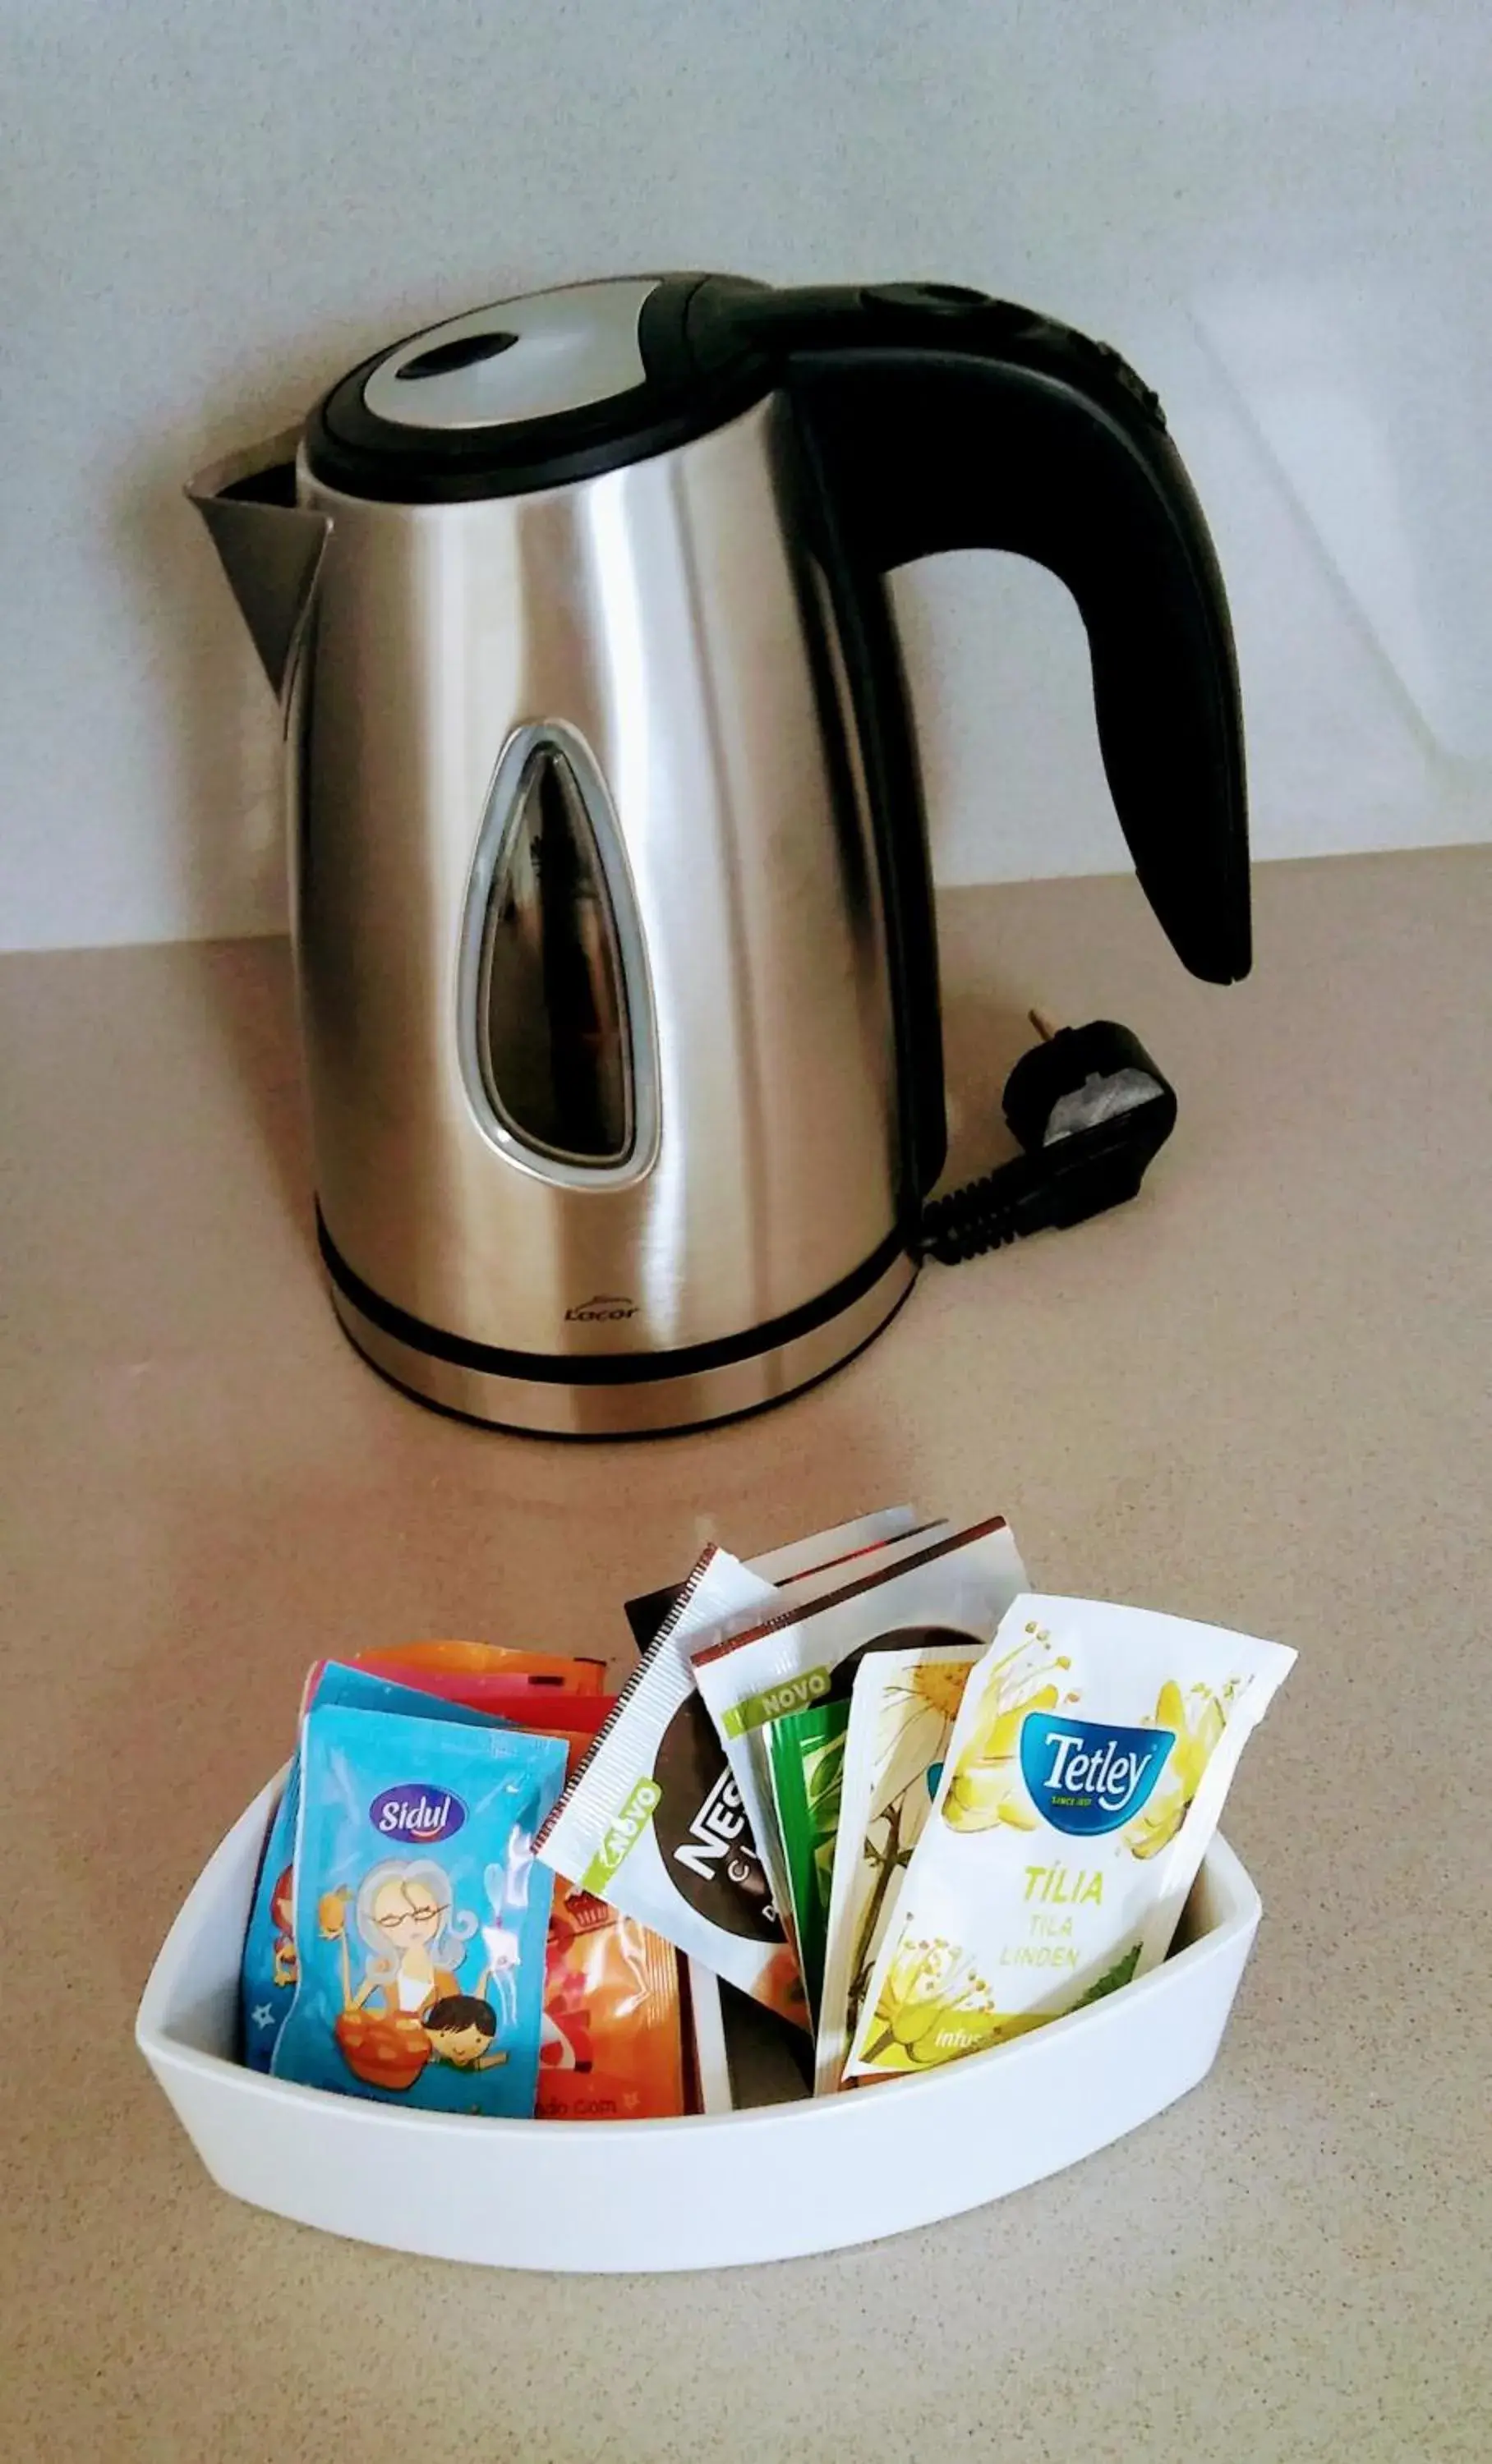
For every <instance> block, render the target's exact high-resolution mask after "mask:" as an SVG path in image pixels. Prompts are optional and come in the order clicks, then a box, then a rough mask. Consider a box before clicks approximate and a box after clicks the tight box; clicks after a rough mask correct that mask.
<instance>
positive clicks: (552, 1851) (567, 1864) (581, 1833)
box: [538, 1507, 921, 2026]
mask: <svg viewBox="0 0 1492 2464" xmlns="http://www.w3.org/2000/svg"><path fill="white" fill-rule="evenodd" d="M920 1521H921V1518H920V1516H919V1515H918V1514H917V1512H916V1510H915V1509H914V1508H913V1507H888V1508H886V1509H884V1510H883V1511H882V1512H880V1513H879V1514H871V1515H865V1516H862V1517H860V1518H859V1519H858V1520H857V1521H856V1522H854V1523H849V1524H841V1525H839V1526H837V1527H836V1528H835V1529H834V1530H831V1531H824V1532H819V1533H817V1534H816V1535H815V1536H814V1537H813V1539H810V1540H804V1541H798V1542H794V1543H793V1544H791V1546H789V1547H788V1548H785V1549H780V1550H776V1551H772V1552H770V1553H769V1554H768V1556H765V1557H759V1558H757V1559H755V1560H754V1561H753V1562H752V1563H751V1564H749V1565H743V1564H742V1563H741V1562H740V1561H739V1559H737V1558H734V1557H731V1556H729V1555H727V1554H726V1552H725V1551H724V1550H716V1549H707V1550H705V1551H704V1552H703V1554H702V1555H701V1558H700V1559H699V1561H698V1563H697V1564H696V1566H695V1568H694V1570H693V1572H692V1573H691V1574H690V1576H689V1578H688V1580H687V1582H686V1583H685V1584H684V1585H682V1586H681V1587H680V1588H679V1589H677V1590H675V1591H673V1592H672V1593H669V1594H666V1595H654V1601H655V1602H656V1605H657V1614H658V1615H660V1616H661V1617H662V1620H663V1621H662V1623H661V1625H660V1626H659V1628H658V1630H657V1633H656V1635H655V1637H654V1639H653V1640H652V1642H651V1643H650V1644H649V1645H648V1647H647V1649H646V1651H645V1652H644V1654H643V1657H642V1660H641V1661H639V1663H638V1665H637V1667H636V1668H635V1670H634V1672H633V1674H632V1676H631V1678H630V1679H629V1680H628V1683H627V1684H626V1685H625V1686H624V1688H623V1690H622V1694H621V1699H620V1701H619V1702H618V1704H617V1707H616V1712H615V1716H614V1717H613V1719H612V1722H611V1723H610V1725H609V1726H608V1727H607V1728H606V1730H605V1731H604V1733H603V1734H602V1735H601V1737H599V1738H598V1739H597V1742H596V1746H595V1749H594V1751H593V1752H592V1753H591V1754H590V1757H589V1758H588V1760H587V1761H586V1763H585V1764H584V1765H583V1766H582V1768H581V1770H580V1771H579V1772H578V1774H577V1775H576V1777H575V1779H574V1780H573V1781H572V1782H571V1784H570V1786H569V1787H568V1789H567V1791H566V1793H565V1797H564V1799H563V1801H562V1803H561V1804H560V1806H559V1807H558V1808H557V1810H556V1812H555V1814H554V1815H553V1816H552V1817H551V1819H550V1821H549V1822H548V1824H547V1825H546V1828H545V1830H544V1831H543V1832H542V1833H541V1835H540V1838H539V1843H538V1847H539V1855H540V1857H541V1858H542V1859H544V1861H545V1862H546V1864H548V1865H552V1866H553V1868H554V1870H555V1872H556V1873H558V1874H561V1875H563V1876H564V1877H565V1878H566V1879H567V1880H568V1881H571V1882H578V1883H579V1884H581V1886H582V1887H583V1888H584V1889H586V1890H588V1891H590V1892H592V1893H594V1895H595V1896H596V1897H597V1898H599V1899H603V1900H606V1901H607V1902H609V1903H610V1904H611V1905H612V1907H615V1908H619V1909H621V1910H622V1911H623V1912H624V1913H625V1914H627V1915H629V1916H634V1917H636V1918H638V1919H639V1920H640V1921H641V1923H642V1924H644V1925H649V1926H651V1927H652V1928H653V1929H654V1930H655V1931H656V1932H658V1933H660V1934H662V1935H663V1937H664V1939H665V1940H666V1941H668V1942H671V1943H673V1944H675V1945H676V1946H677V1947H679V1949H681V1950H682V1951H684V1952H685V1953H687V1954H689V1955H690V1956H692V1957H694V1958H698V1959H700V1960H702V1961H703V1962H704V1964H705V1965H706V1966H707V1967H709V1968H710V1969H713V1971H714V1972H715V1973H716V1974H717V1975H719V1976H723V1977H724V1978H725V1979H726V1980H727V1981H728V1982H729V1983H731V1984H733V1985H737V1986H739V1987H740V1989H741V1991H743V1992H745V1993H748V1994H751V1995H752V1996H754V1998H755V1999H757V2000H758V2001H761V2002H764V2003H766V2005H767V2006H768V2009H770V2010H774V2011H777V2012H779V2013H781V2014H782V2015H783V2016H784V2017H788V2018H791V2019H793V2020H795V2021H796V2022H797V2024H798V2025H799V2026H805V2025H806V2024H807V2017H808V2014H807V2009H806V2006H805V2003H804V1999H803V1989H802V1985H801V1981H800V1979H799V1974H798V1964H797V1960H796V1958H795V1956H794V1953H793V1950H792V1947H791V1944H790V1943H789V1942H788V1940H787V1938H786V1935H785V1933H784V1930H783V1924H782V1919H781V1916H780V1914H779V1912H778V1903H777V1902H776V1901H775V1900H774V1898H773V1896H772V1892H771V1889H770V1887H769V1885H768V1880H767V1877H766V1875H765V1873H764V1871H763V1868H762V1863H761V1859H760V1858H759V1856H758V1853H757V1846H756V1841H755V1839H754V1837H752V1834H751V1830H750V1827H749V1825H748V1823H747V1821H746V1816H745V1815H744V1813H743V1811H742V1807H741V1799H740V1796H739V1793H738V1791H737V1786H736V1782H735V1779H734V1777H733V1775H732V1773H731V1771H730V1769H729V1767H728V1766H727V1764H726V1761H725V1756H724V1751H723V1749H722V1747H721V1743H720V1739H719V1737H718V1735H717V1734H716V1731H715V1728H714V1727H713V1725H712V1723H711V1721H710V1717H709V1714H708V1712H707V1711H706V1710H705V1708H704V1706H703V1705H702V1704H701V1701H700V1699H699V1697H698V1695H697V1693H696V1691H695V1684H694V1676H693V1672H692V1668H691V1665H690V1660H689V1644H690V1642H691V1640H695V1639H702V1638H703V1637H705V1636H708V1635H712V1634H714V1633H716V1632H717V1631H718V1630H719V1627H720V1623H721V1620H722V1619H723V1618H728V1617H731V1616H733V1615H734V1616H736V1617H743V1616H744V1617H760V1616H761V1615H762V1614H763V1613H764V1611H769V1610H772V1609H775V1608H776V1607H778V1606H780V1604H781V1601H782V1597H783V1594H782V1592H781V1591H780V1590H779V1588H778V1586H780V1585H784V1584H790V1583H799V1582H809V1583H812V1582H813V1581H821V1582H824V1583H833V1582H834V1581H835V1580H836V1579H838V1575H837V1573H836V1571H835V1570H837V1569H838V1568H840V1567H842V1566H843V1565H845V1563H846V1562H847V1561H849V1560H851V1559H853V1558H856V1557H857V1556H859V1555H861V1554H862V1553H863V1552H865V1551H875V1550H878V1549H880V1548H882V1547H884V1546H885V1545H887V1544H889V1543H891V1542H893V1541H894V1540H896V1539H897V1538H898V1537H899V1536H900V1535H902V1534H904V1533H906V1532H907V1531H909V1530H911V1529H916V1528H917V1526H918V1525H919V1523H920Z"/></svg>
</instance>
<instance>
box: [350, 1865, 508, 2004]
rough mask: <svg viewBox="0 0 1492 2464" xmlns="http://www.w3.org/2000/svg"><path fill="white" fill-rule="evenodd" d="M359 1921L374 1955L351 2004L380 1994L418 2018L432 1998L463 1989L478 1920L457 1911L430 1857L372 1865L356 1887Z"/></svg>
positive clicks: (384, 2000) (442, 1872)
mask: <svg viewBox="0 0 1492 2464" xmlns="http://www.w3.org/2000/svg"><path fill="white" fill-rule="evenodd" d="M356 1919H357V1929H358V1932H359V1933H360V1934H361V1936H362V1938H363V1941H364V1942H365V1944H366V1945H367V1948H368V1950H369V1952H370V1953H371V1956H370V1958H369V1959H368V1962H367V1969H366V1971H365V1973H364V1977H363V1982H362V1984H361V1985H360V1986H359V1988H358V1990H357V1992H356V1993H355V1994H353V1995H350V1996H349V1997H348V2002H349V2007H350V2008H351V2009H352V2010H354V2011H360V2010H361V2009H362V2008H363V2006H364V2004H365V2003H366V2002H367V2001H368V2000H369V1999H370V1998H371V1997H372V1995H373V1994H375V1993H376V1994H378V1995H380V1997H381V2000H382V2007H383V2009H384V2010H385V2011H388V2012H394V2011H401V2012H407V2013H412V2015H413V2016H414V2017H415V2018H418V2017H419V2015H420V2014H421V2013H422V2012H423V2011H424V2010H425V2009H426V2007H427V2005H428V2004H429V2003H431V2002H434V2001H438V2000H439V1999H440V1998H441V1996H442V1995H444V1994H447V1993H455V1992H457V1991H458V1990H459V1989H458V1987H457V1978H456V1971H457V1969H458V1968H459V1967H460V1965H461V1962H462V1960H463V1959H464V1958H465V1956H466V1946H467V1944H468V1942H469V1941H470V1940H471V1937H472V1935H473V1934H474V1933H475V1932H476V1930H477V1920H476V1918H475V1917H474V1916H470V1915H462V1916H453V1914H452V1908H451V1883H450V1880H449V1877H448V1876H447V1874H446V1872H445V1869H444V1867H443V1866H441V1865H437V1864H436V1863H435V1861H434V1859H433V1858H430V1857H415V1858H411V1859H404V1858H399V1857H390V1858H386V1859H385V1860H384V1861H383V1863H382V1864H378V1865H374V1866H373V1867H372V1868H371V1869H370V1871H369V1872H367V1874H365V1875H364V1877H363V1880H362V1881H361V1883H360V1884H359V1886H358V1894H357V1903H356ZM344 1941H345V1934H344Z"/></svg>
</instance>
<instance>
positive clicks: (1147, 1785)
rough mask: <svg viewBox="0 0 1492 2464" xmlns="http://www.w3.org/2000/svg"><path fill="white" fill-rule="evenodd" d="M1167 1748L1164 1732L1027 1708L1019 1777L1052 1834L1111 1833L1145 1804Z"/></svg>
mask: <svg viewBox="0 0 1492 2464" xmlns="http://www.w3.org/2000/svg"><path fill="white" fill-rule="evenodd" d="M1174 1743H1175V1738H1174V1736H1173V1735H1172V1733H1171V1731H1170V1729H1169V1728H1110V1727H1106V1726H1104V1725H1103V1724H1102V1722H1100V1721H1096V1720H1062V1719H1058V1718H1057V1717H1055V1716H1054V1715H1053V1714H1052V1713H1051V1712H1050V1711H1032V1712H1030V1713H1029V1714H1028V1715H1027V1718H1026V1720H1025V1722H1024V1724H1023V1726H1022V1728H1021V1732H1020V1775H1021V1777H1022V1779H1023V1780H1024V1781H1025V1783H1026V1786H1027V1788H1028V1789H1029V1790H1030V1792H1031V1796H1032V1801H1033V1803H1034V1804H1035V1808H1036V1811H1037V1812H1038V1813H1039V1814H1041V1815H1045V1817H1046V1819H1047V1821H1048V1822H1050V1823H1051V1824H1052V1826H1053V1829H1054V1830H1057V1831H1072V1832H1077V1833H1079V1834H1083V1833H1087V1834H1090V1835H1091V1834H1092V1833H1094V1832H1096V1831H1117V1830H1118V1829H1119V1826H1120V1824H1121V1823H1122V1822H1128V1821H1129V1820H1130V1819H1131V1817H1132V1816H1133V1815H1136V1814H1138V1813H1139V1811H1140V1809H1141V1807H1142V1806H1143V1805H1144V1804H1145V1802H1146V1799H1147V1797H1148V1795H1149V1794H1150V1792H1151V1790H1152V1789H1153V1788H1154V1786H1155V1783H1156V1781H1157V1780H1158V1779H1159V1777H1160V1775H1161V1771H1162V1770H1163V1768H1164V1766H1165V1761H1166V1757H1167V1755H1168V1754H1169V1751H1170V1749H1171V1747H1172V1746H1173V1745H1174Z"/></svg>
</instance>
